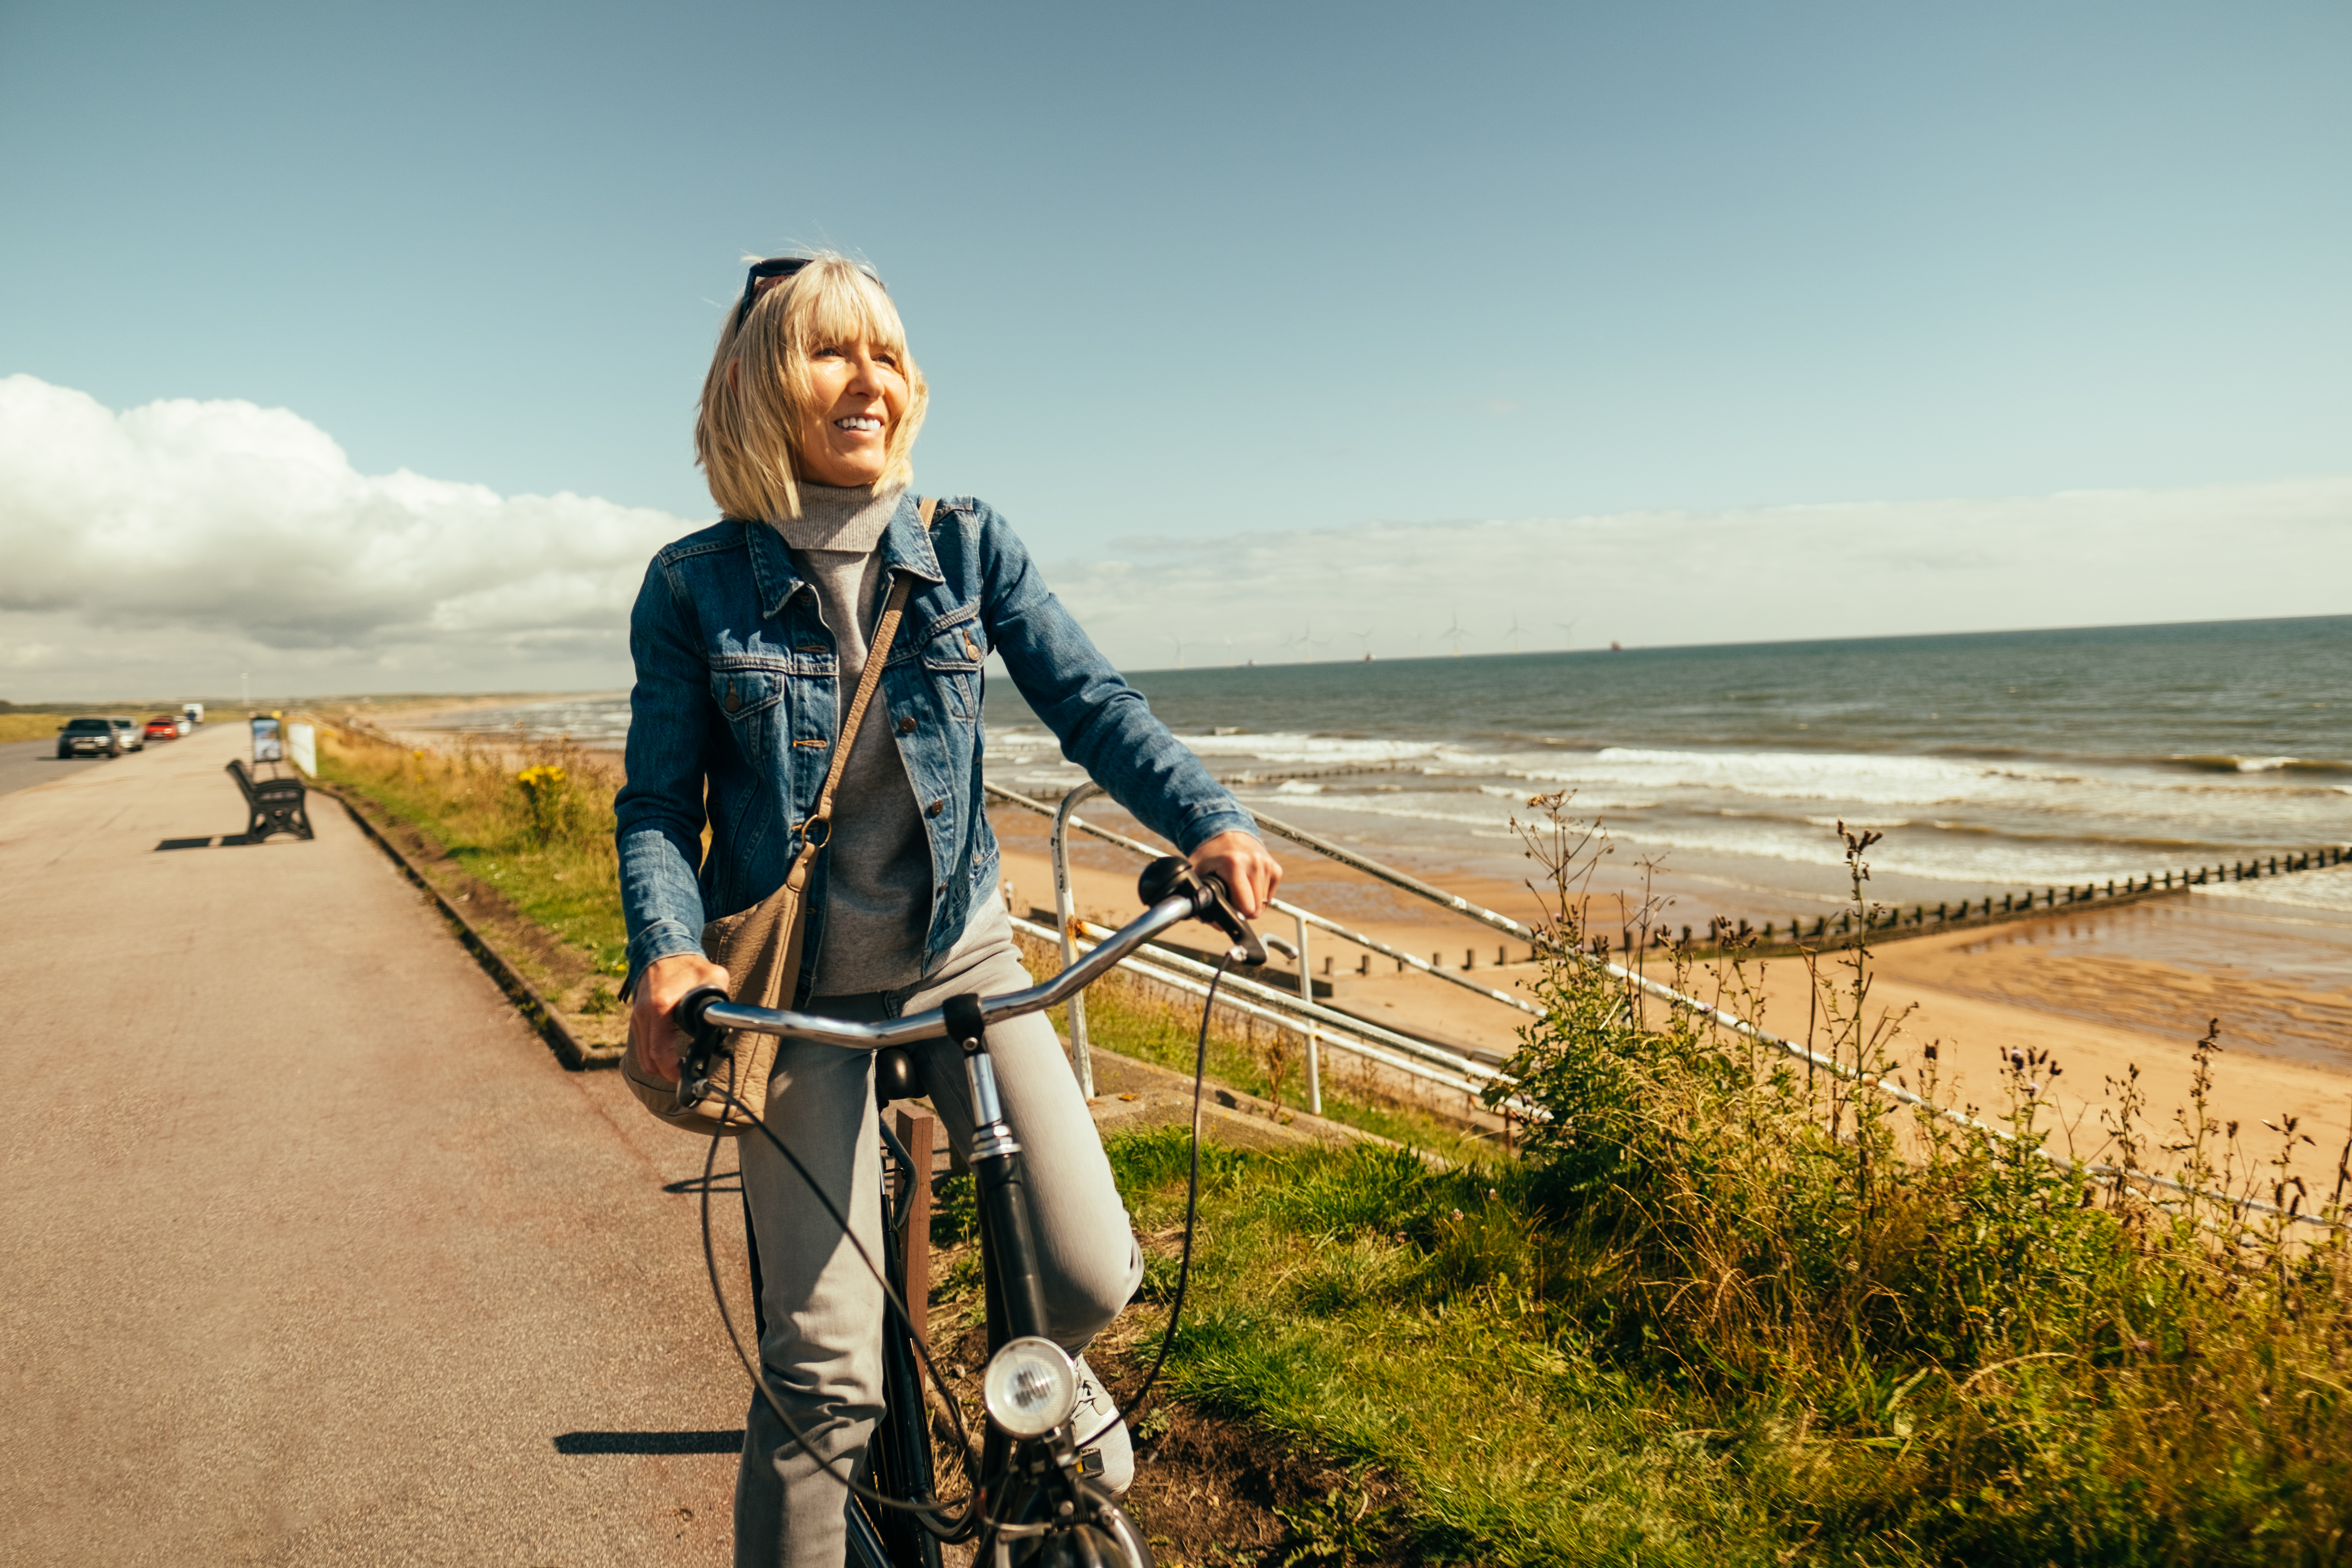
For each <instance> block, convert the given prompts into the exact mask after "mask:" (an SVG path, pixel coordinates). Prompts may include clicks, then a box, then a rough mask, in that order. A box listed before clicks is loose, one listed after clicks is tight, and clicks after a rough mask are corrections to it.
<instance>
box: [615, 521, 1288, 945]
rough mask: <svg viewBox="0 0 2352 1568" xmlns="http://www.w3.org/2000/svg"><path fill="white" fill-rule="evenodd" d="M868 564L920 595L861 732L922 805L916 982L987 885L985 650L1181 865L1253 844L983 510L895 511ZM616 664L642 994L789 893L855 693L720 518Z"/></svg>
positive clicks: (799, 606) (646, 599) (781, 588)
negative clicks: (922, 916) (726, 922)
mask: <svg viewBox="0 0 2352 1568" xmlns="http://www.w3.org/2000/svg"><path fill="white" fill-rule="evenodd" d="M881 550H882V552H883V562H884V563H885V565H886V566H887V567H888V568H889V569H891V570H893V571H897V572H904V573H907V574H909V575H911V576H912V577H913V578H914V588H913V591H912V593H911V594H910V595H909V596H908V601H907V612H906V617H905V619H904V620H903V621H902V622H901V623H900V625H899V627H898V638H897V641H896V642H895V643H894V644H893V646H892V647H891V650H890V658H889V662H888V663H887V664H886V665H885V666H883V670H882V683H881V686H880V687H879V688H878V689H877V691H876V693H875V699H874V706H873V707H872V708H870V709H869V710H867V711H866V723H867V724H869V725H871V724H885V725H887V726H888V727H889V730H890V732H891V733H892V734H893V735H895V736H896V737H897V738H898V750H899V754H900V756H902V757H903V758H904V759H905V761H906V764H907V776H908V779H909V780H910V781H911V782H912V783H913V785H914V788H915V792H916V798H917V799H919V801H921V802H922V805H923V813H924V817H923V821H924V826H925V828H926V830H927V831H928V832H929V837H930V847H931V868H932V889H931V923H930V930H929V934H928V936H927V937H926V939H925V942H924V950H923V967H924V969H925V970H926V971H929V969H930V968H931V966H932V965H934V964H936V963H938V962H939V961H940V959H941V958H942V957H944V956H945V955H946V953H947V952H948V950H949V949H950V948H951V947H953V946H954V945H955V942H956V939H957V938H958V937H959V936H961V934H962V932H963V926H964V918H965V916H966V915H967V914H968V913H969V912H970V910H971V907H972V904H973V901H974V900H976V899H980V898H983V897H985V896H986V893H987V891H988V889H991V888H993V887H994V886H995V885H996V880H997V855H996V836H995V835H994V834H993V833H992V832H991V831H990V830H989V826H988V817H987V814H986V812H985V811H984V810H983V809H982V807H983V805H984V798H983V795H982V790H981V752H982V724H981V682H982V661H983V660H984V659H985V658H986V657H987V655H988V654H989V652H990V651H991V650H992V649H993V650H994V651H996V652H998V653H1001V654H1002V655H1003V658H1004V667H1005V668H1006V669H1007V670H1008V671H1010V672H1011V674H1012V676H1013V684H1014V685H1015V686H1017V687H1019V688H1020V689H1021V695H1022V696H1023V697H1024V698H1026V699H1027V700H1028V702H1029V706H1030V707H1031V708H1032V709H1033V710H1035V712H1036V714H1037V716H1038V717H1039V718H1041V719H1043V720H1044V721H1045V723H1046V725H1047V727H1049V728H1050V729H1051V730H1052V731H1054V733H1055V735H1056V736H1057V737H1059V739H1060V740H1061V742H1062V752H1063V754H1064V755H1065V756H1066V757H1068V758H1069V759H1070V761H1072V762H1073V763H1076V764H1077V765H1078V766H1080V767H1082V768H1084V769H1086V770H1087V773H1089V774H1091V775H1093V777H1094V778H1095V779H1096V780H1097V782H1098V783H1100V784H1102V786H1103V788H1104V789H1106V790H1107V791H1108V792H1109V794H1110V795H1111V797H1112V798H1113V799H1114V800H1117V801H1118V803H1119V804H1120V805H1124V806H1126V807H1127V808H1128V810H1129V811H1131V812H1133V813H1134V814H1135V816H1136V817H1137V819H1138V820H1139V821H1141V822H1142V823H1144V824H1145V825H1146V826H1149V827H1150V828H1151V830H1152V831H1153V832H1155V833H1158V834H1159V835H1160V836H1161V837H1164V838H1166V839H1168V840H1169V841H1170V842H1171V843H1172V844H1174V845H1176V846H1177V847H1179V848H1180V849H1181V850H1183V851H1184V852H1185V853H1187V854H1190V853H1191V852H1192V850H1193V849H1194V848H1196V847H1199V846H1200V845H1202V843H1204V842H1206V841H1207V840H1209V839H1211V838H1213V837H1216V836H1217V835H1218V834H1220V833H1224V832H1227V831H1230V830H1232V829H1234V828H1239V829H1241V830H1243V831H1244V832H1253V833H1254V832H1255V831H1256V825H1255V824H1254V823H1253V822H1252V821H1251V820H1250V817H1249V814H1248V813H1246V812H1244V810H1243V809H1242V807H1241V805H1240V803H1239V802H1237V801H1235V800H1234V797H1233V795H1231V794H1229V793H1228V792H1227V791H1226V790H1225V789H1224V788H1223V786H1222V785H1220V784H1218V783H1217V782H1216V781H1215V780H1214V779H1213V778H1211V777H1210V776H1209V773H1208V770H1207V769H1205V768H1203V767H1202V765H1201V762H1200V759H1199V758H1197V757H1195V756H1194V755H1193V754H1192V752H1191V751H1190V750H1188V749H1187V748H1186V747H1185V745H1184V744H1183V742H1181V741H1179V740H1177V739H1176V737H1175V736H1173V735H1171V734H1170V733H1169V732H1168V728H1167V726H1166V725H1164V724H1162V723H1160V721H1159V720H1157V719H1155V718H1153V717H1152V716H1151V710H1150V707H1149V706H1148V705H1147V704H1146V703H1145V701H1144V700H1143V694H1142V693H1141V692H1139V691H1137V690H1136V689H1134V688H1133V687H1131V686H1129V685H1128V683H1127V682H1126V681H1125V680H1124V679H1121V678H1120V676H1119V673H1118V671H1117V670H1116V669H1114V668H1111V666H1110V663H1109V661H1108V660H1107V659H1105V658H1103V656H1102V654H1101V653H1100V652H1099V651H1097V649H1096V647H1095V645H1094V643H1093V642H1092V641H1091V640H1089V639H1088V637H1087V634H1086V633H1085V632H1084V631H1082V630H1080V629H1079V627H1078V624H1077V622H1076V620H1074V619H1072V618H1071V616H1070V613H1069V612H1068V611H1067V610H1066V609H1064V608H1063V607H1062V605H1061V601H1059V600H1058V599H1056V598H1055V597H1054V595H1053V594H1052V593H1050V592H1049V591H1048V590H1047V589H1046V587H1045V583H1044V581H1043V580H1042V579H1041V578H1040V577H1039V576H1038V574H1037V571H1036V568H1035V567H1034V565H1032V564H1031V563H1030V560H1029V552H1028V551H1027V550H1026V549H1025V548H1024V546H1023V545H1022V542H1021V541H1020V540H1019V539H1018V538H1016V537H1015V536H1014V534H1013V530H1012V528H1011V527H1010V526H1009V525H1008V524H1006V522H1005V521H1004V520H1003V518H1001V517H999V516H998V515H997V514H996V513H995V512H994V511H992V510H990V509H989V508H988V507H986V506H984V505H982V503H981V502H979V501H976V500H971V499H969V498H961V499H957V500H942V501H940V502H939V504H938V507H937V510H936V512H935V515H934V516H933V518H932V526H931V529H930V530H929V532H928V533H927V532H926V531H925V530H924V528H923V524H922V520H921V518H920V517H919V515H918V513H917V510H916V499H915V495H914V492H913V491H911V490H909V491H908V493H907V494H905V495H904V496H902V497H901V498H900V499H899V501H898V513H897V515H896V516H894V517H893V518H892V519H891V520H890V526H889V527H888V529H887V530H886V531H884V533H883V536H882V543H881ZM629 653H630V656H631V657H632V658H634V659H635V662H636V670H637V683H636V686H635V689H632V690H631V691H630V693H629V715H630V718H629V742H628V784H627V785H626V786H625V787H624V788H623V789H622V791H621V793H620V796H619V798H618V799H617V800H616V801H615V802H614V812H615V815H616V816H618V818H619V823H620V826H619V829H618V837H619V842H620V855H621V908H622V911H623V914H624V916H625V919H626V920H627V922H628V931H629V975H630V979H631V980H632V981H633V982H634V980H635V977H636V974H637V973H638V972H639V971H641V970H642V969H644V968H645V966H646V964H648V963H653V962H654V961H655V960H656V959H659V958H667V957H669V956H670V955H671V954H673V953H680V952H701V951H702V926H703V922H704V921H707V920H716V919H719V918H720V917H721V916H724V915H729V914H733V913H735V912H736V911H737V910H746V909H749V908H751V906H752V905H753V904H756V903H758V902H759V901H760V900H762V899H764V898H766V897H767V896H768V895H769V894H770V893H772V892H774V891H775V890H776V889H778V888H780V887H782V885H783V880H784V874H785V872H786V871H787V869H789V868H790V866H791V864H792V859H793V856H794V855H796V854H798V853H799V851H800V826H801V822H802V820H803V817H805V816H807V814H808V813H809V812H810V811H811V810H812V809H814V806H815V804H816V796H817V792H818V791H819V790H820V789H821V788H823V787H824V775H825V770H826V768H827V767H828V766H829V765H830V764H831V763H832V761H833V742H834V735H835V728H836V726H837V724H838V715H839V714H840V712H841V711H842V710H844V709H845V708H846V706H847V702H848V693H846V692H845V691H844V690H842V689H841V687H840V683H839V682H838V681H837V680H836V679H835V673H836V672H835V662H834V643H833V636H832V634H831V633H830V632H828V631H827V630H826V629H825V627H824V623H823V621H821V620H820V619H819V618H818V616H817V602H816V590H815V588H814V587H813V586H812V585H811V584H809V583H807V582H806V581H805V580H804V579H803V577H802V576H801V574H800V573H799V571H798V570H797V569H796V568H794V566H793V559H792V552H791V551H790V550H789V549H788V548H786V546H785V544H784V542H783V540H782V538H781V537H780V536H779V535H778V534H777V532H776V531H775V530H774V529H772V528H771V527H769V526H768V525H767V524H766V523H764V522H742V521H734V520H731V519H730V520H728V521H722V522H719V523H716V524H714V525H713V526H711V527H709V528H706V529H704V530H702V531H700V532H698V533H690V534H688V535H687V536H686V537H685V538H684V539H681V540H679V541H677V542H676V543H674V544H671V545H669V546H668V547H667V548H666V549H664V550H663V551H662V552H660V553H659V554H657V555H656V556H655V557H654V560H653V564H652V565H651V566H649V567H647V568H646V580H645V585H644V586H643V587H642V588H640V589H639V590H638V593H637V602H636V607H635V609H634V610H632V611H631V612H630V616H629ZM706 785H707V786H708V789H707V794H706ZM706 802H707V803H708V805H707V809H708V821H709V827H710V852H709V855H708V856H703V855H702V854H701V847H702V830H703V825H704V822H705V820H706V816H705V811H706ZM856 813H857V803H856V801H854V800H848V799H844V800H842V801H840V802H839V803H838V804H837V805H836V807H835V814H836V816H838V817H840V818H841V826H843V827H844V828H845V830H847V831H850V832H855V831H856V826H855V825H856ZM698 861H699V864H700V872H699V874H698V873H697V870H696V866H697V863H698ZM824 862H825V857H824V856H823V855H820V856H818V857H817V862H816V867H817V869H816V880H815V881H814V884H813V885H812V887H811V889H810V894H811V906H810V917H809V918H810V926H809V933H808V940H807V942H806V943H805V944H804V949H803V951H805V952H807V953H808V954H809V955H810V962H811V963H814V955H815V953H816V951H817V948H818V944H819V942H821V940H822V938H823V929H822V921H823V919H824ZM806 979H807V972H806V971H805V970H804V971H803V984H805V981H806Z"/></svg>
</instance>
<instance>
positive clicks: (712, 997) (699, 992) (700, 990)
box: [677, 985, 727, 1035]
mask: <svg viewBox="0 0 2352 1568" xmlns="http://www.w3.org/2000/svg"><path fill="white" fill-rule="evenodd" d="M726 1000H727V993H726V992H724V991H721V990H720V989H719V987H718V986H716V985H698V986H696V987H695V988H694V989H693V990H691V991H689V992H688V993H687V994H685V995H683V996H681V997H679V998H678V999H677V1026H678V1027H679V1028H681V1029H684V1030H685V1031H686V1032H687V1033H688V1034H689V1035H698V1034H700V1033H702V1028H703V1020H704V1018H705V1017H706V1016H707V1015H709V1011H710V1009H711V1008H712V1006H713V1005H716V1004H718V1003H720V1002H724V1001H726Z"/></svg>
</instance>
